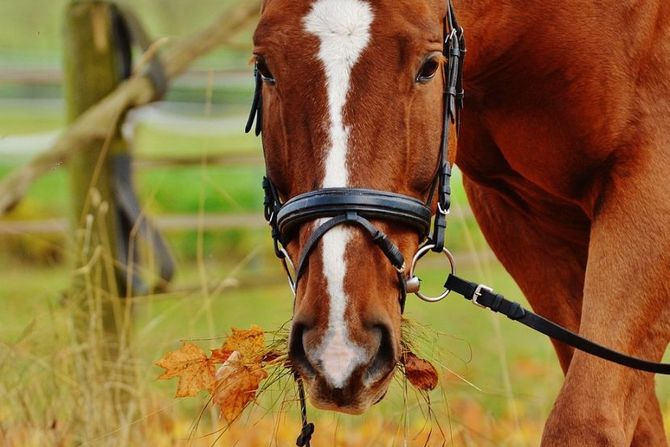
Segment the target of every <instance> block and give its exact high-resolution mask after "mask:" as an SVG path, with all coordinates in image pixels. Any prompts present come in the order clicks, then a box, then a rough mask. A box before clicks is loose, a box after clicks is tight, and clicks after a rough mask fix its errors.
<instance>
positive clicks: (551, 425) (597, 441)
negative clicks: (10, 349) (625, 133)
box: [542, 151, 670, 447]
mask: <svg viewBox="0 0 670 447" xmlns="http://www.w3.org/2000/svg"><path fill="white" fill-rule="evenodd" d="M662 157H663V152H662V151H657V152H655V153H652V154H649V153H645V154H644V156H643V157H639V159H638V160H636V161H635V162H632V161H628V162H627V164H626V166H617V167H615V168H614V169H613V170H612V172H611V175H610V181H609V182H608V185H607V187H606V188H605V189H604V191H603V192H602V194H601V197H600V200H599V205H598V207H597V210H596V212H595V213H594V217H593V221H592V227H591V237H590V244H589V258H588V264H587V269H586V278H585V283H584V297H583V305H582V318H581V322H580V333H581V335H583V336H585V337H588V338H590V339H592V340H594V341H597V342H599V343H601V344H604V345H607V346H609V347H612V348H614V349H616V350H619V351H622V352H626V353H630V354H633V355H635V356H638V357H643V358H647V359H651V360H654V361H659V360H660V359H661V358H662V356H663V353H664V351H665V348H666V346H667V344H668V340H669V338H670V306H668V304H669V301H670V284H669V283H668V277H669V275H670V234H669V233H668V228H670V201H669V200H668V197H670V183H668V181H667V166H668V165H669V162H670V160H664V159H662ZM633 442H635V443H637V444H638V445H650V446H651V445H653V446H665V445H667V442H666V438H665V434H664V432H663V425H662V420H661V416H660V410H659V406H658V402H657V400H656V397H655V396H654V376H653V375H652V374H650V373H645V372H640V371H636V370H632V369H629V368H626V367H623V366H619V365H616V364H613V363H610V362H607V361H604V360H600V359H598V358H595V357H593V356H591V355H589V354H585V353H582V352H575V354H574V356H573V358H572V361H571V362H570V366H569V368H568V372H567V375H566V379H565V383H564V386H563V388H562V390H561V392H560V394H559V397H558V400H557V401H556V405H555V406H554V409H553V411H552V413H551V415H550V418H549V420H548V422H547V425H546V427H545V432H544V436H543V442H542V445H543V446H547V447H548V446H561V447H563V446H629V445H631V443H633ZM642 443H644V444H642Z"/></svg>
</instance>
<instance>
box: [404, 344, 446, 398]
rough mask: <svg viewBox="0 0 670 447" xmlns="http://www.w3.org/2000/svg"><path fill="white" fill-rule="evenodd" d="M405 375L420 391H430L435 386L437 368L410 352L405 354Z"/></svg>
mask: <svg viewBox="0 0 670 447" xmlns="http://www.w3.org/2000/svg"><path fill="white" fill-rule="evenodd" d="M403 363H404V364H405V375H406V376H407V380H409V382H410V383H411V384H412V385H413V386H414V387H415V388H417V389H419V390H421V391H431V390H434V389H435V387H436V386H437V380H438V378H437V370H435V367H434V366H433V365H432V364H431V363H430V362H429V361H427V360H424V359H421V358H419V357H417V356H416V355H414V353H412V352H408V353H406V354H405V357H404V359H403Z"/></svg>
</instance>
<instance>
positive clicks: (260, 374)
mask: <svg viewBox="0 0 670 447" xmlns="http://www.w3.org/2000/svg"><path fill="white" fill-rule="evenodd" d="M216 376H217V381H216V389H215V390H214V392H213V398H212V400H213V401H214V404H216V405H218V406H219V409H220V410H221V416H222V417H223V418H224V419H225V420H226V421H227V422H228V423H229V424H230V423H232V422H233V421H234V420H235V419H237V417H238V416H239V415H240V414H242V411H244V409H245V408H246V406H247V405H249V403H251V402H252V401H253V400H254V399H255V398H256V392H257V391H258V388H259V387H260V384H261V382H262V381H263V380H264V379H265V378H266V377H267V376H268V373H267V372H266V371H265V370H264V369H263V368H262V367H261V366H260V364H258V365H245V364H244V363H243V362H242V355H241V354H240V352H239V351H235V352H233V354H231V355H230V357H229V359H228V360H227V361H226V362H225V363H224V364H223V366H221V368H219V370H218V372H217V374H216Z"/></svg>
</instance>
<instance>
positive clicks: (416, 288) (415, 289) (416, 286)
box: [408, 244, 456, 303]
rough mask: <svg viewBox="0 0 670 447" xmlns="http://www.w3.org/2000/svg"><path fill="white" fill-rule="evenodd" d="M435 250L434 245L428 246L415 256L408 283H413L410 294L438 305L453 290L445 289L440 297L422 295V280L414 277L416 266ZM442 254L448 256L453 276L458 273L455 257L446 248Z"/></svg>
mask: <svg viewBox="0 0 670 447" xmlns="http://www.w3.org/2000/svg"><path fill="white" fill-rule="evenodd" d="M433 248H435V245H434V244H428V245H424V246H423V247H421V248H420V249H419V251H417V252H416V254H415V255H414V259H412V267H411V268H410V269H409V280H408V283H409V282H411V284H412V290H409V291H408V292H410V293H413V294H414V295H416V296H418V297H419V298H420V299H422V300H423V301H426V302H427V303H437V302H438V301H442V300H443V299H444V298H446V297H447V295H449V294H450V293H451V290H450V289H447V288H445V289H444V291H443V292H442V293H441V294H440V295H438V296H428V295H424V294H423V293H421V282H420V281H421V280H419V279H418V278H417V277H416V276H415V275H414V272H415V270H416V265H417V264H418V263H419V260H420V259H421V258H423V257H424V255H425V254H426V253H428V252H429V251H431V250H432V249H433ZM442 252H443V253H444V254H445V255H446V256H447V259H448V260H449V265H450V266H451V274H452V275H453V274H454V273H455V272H456V268H455V262H454V256H453V255H452V254H451V252H450V251H449V250H447V249H446V248H444V249H443V250H442Z"/></svg>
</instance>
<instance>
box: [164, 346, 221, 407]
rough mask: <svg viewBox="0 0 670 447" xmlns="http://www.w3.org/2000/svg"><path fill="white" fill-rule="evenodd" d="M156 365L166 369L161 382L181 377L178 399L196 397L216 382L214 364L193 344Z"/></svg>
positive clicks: (166, 355)
mask: <svg viewBox="0 0 670 447" xmlns="http://www.w3.org/2000/svg"><path fill="white" fill-rule="evenodd" d="M156 365H158V366H160V367H161V368H164V369H165V372H164V373H163V374H162V375H161V376H160V377H159V378H158V379H159V380H167V379H171V378H173V377H179V383H178V385H177V393H176V395H175V396H176V397H191V396H195V395H196V394H198V392H200V391H201V390H209V389H211V387H212V385H213V384H214V381H215V375H214V364H213V363H212V362H211V361H210V359H209V358H207V356H206V355H205V352H204V351H203V350H202V349H200V348H199V347H198V346H196V345H194V344H193V343H184V344H183V345H182V347H181V348H179V349H178V350H176V351H173V352H168V353H167V354H165V355H164V356H163V358H162V359H160V360H158V361H157V362H156Z"/></svg>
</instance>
